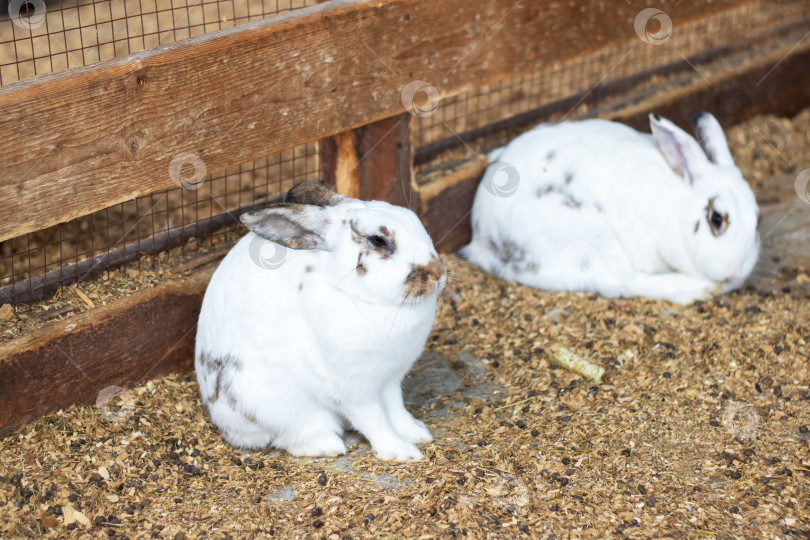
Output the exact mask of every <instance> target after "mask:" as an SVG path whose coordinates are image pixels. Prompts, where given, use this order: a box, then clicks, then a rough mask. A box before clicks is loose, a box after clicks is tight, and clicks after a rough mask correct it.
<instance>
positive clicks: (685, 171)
mask: <svg viewBox="0 0 810 540" xmlns="http://www.w3.org/2000/svg"><path fill="white" fill-rule="evenodd" d="M692 125H693V129H694V130H695V133H696V135H697V138H698V141H696V140H695V139H694V138H692V137H691V136H689V135H688V134H686V133H685V132H684V131H683V130H681V129H680V128H678V127H677V126H676V125H675V124H673V123H672V122H670V121H668V120H666V119H664V118H661V117H659V116H657V115H650V127H651V128H652V135H647V134H643V133H639V132H637V131H635V130H633V129H631V128H630V127H627V126H625V125H622V124H619V123H616V122H608V121H604V120H583V121H569V122H562V123H559V124H546V125H540V126H538V127H537V128H535V129H533V130H531V131H528V132H527V133H524V134H522V135H520V136H519V137H517V138H515V139H514V140H513V141H511V142H510V143H509V144H508V145H507V146H505V147H503V148H501V149H498V150H496V151H494V152H492V154H490V161H491V162H492V163H491V164H490V166H489V167H488V168H487V171H486V173H485V174H484V177H483V179H482V181H481V184H480V185H479V187H478V191H477V192H476V195H475V201H474V203H473V209H472V229H473V233H472V241H471V242H470V244H469V245H467V246H465V247H464V248H463V249H462V254H463V255H464V256H466V257H467V258H468V259H469V260H470V261H472V262H473V263H475V264H477V265H478V266H480V267H481V268H483V269H484V270H486V271H488V272H490V273H493V274H495V275H498V276H500V277H502V278H504V279H510V280H514V281H518V282H520V283H524V284H526V285H531V286H534V287H538V288H542V289H553V290H564V291H595V292H598V293H600V294H602V295H603V296H606V297H617V296H633V295H641V296H648V297H651V298H658V299H664V300H670V301H673V302H677V303H682V304H685V303H690V302H692V301H694V300H697V299H701V298H705V297H707V296H709V295H711V294H712V293H720V292H726V291H730V290H733V289H737V288H739V287H740V286H741V285H742V283H743V282H744V281H745V279H746V277H747V276H748V274H749V273H750V272H751V270H752V269H753V268H754V265H755V264H756V261H757V257H758V255H759V235H758V233H757V224H758V220H759V210H758V208H757V203H756V199H755V198H754V194H753V193H752V191H751V188H750V187H749V186H748V184H747V183H746V182H745V180H744V179H743V177H742V174H741V173H740V171H739V169H737V167H735V166H734V162H733V160H732V157H731V153H730V152H729V150H728V145H727V143H726V139H725V136H724V135H723V130H722V128H721V127H720V124H719V123H718V122H717V120H716V119H715V118H714V117H713V116H712V115H711V114H709V113H705V112H704V113H701V114H698V115H696V116H695V117H694V118H693V119H692Z"/></svg>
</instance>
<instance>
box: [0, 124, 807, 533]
mask: <svg viewBox="0 0 810 540" xmlns="http://www.w3.org/2000/svg"><path fill="white" fill-rule="evenodd" d="M802 117H803V122H805V126H806V123H807V120H808V118H810V114H803V115H802ZM757 122H759V123H756V122H754V123H753V124H751V125H753V126H755V129H754V128H752V129H750V130H749V131H748V132H747V133H748V134H749V135H750V136H751V137H752V139H751V140H750V143H751V144H750V145H751V146H754V147H756V148H758V150H756V152H757V153H758V155H759V156H760V158H756V157H753V154H752V159H753V160H754V162H758V161H757V160H758V159H760V160H761V156H763V155H765V156H767V155H768V154H769V153H773V154H774V156H775V157H774V159H773V161H772V165H774V167H771V168H770V169H766V168H763V169H762V170H759V169H757V168H756V167H755V166H754V165H753V164H749V165H746V167H745V168H744V170H745V171H746V174H748V175H749V177H753V178H752V182H753V184H754V185H755V186H756V189H757V191H758V196H759V197H760V201H761V202H762V210H763V215H764V219H763V230H762V233H763V238H764V239H765V246H764V249H763V257H762V264H761V265H760V267H759V268H758V270H757V272H756V275H755V277H754V279H753V280H752V283H751V285H750V286H748V287H746V288H745V289H744V290H743V291H740V292H736V293H732V294H729V295H726V296H723V297H720V298H717V299H715V300H713V301H707V302H701V303H695V304H692V305H689V306H677V305H674V304H668V303H666V302H658V301H651V300H644V299H628V300H607V299H603V298H600V297H598V296H595V295H589V294H567V293H552V292H544V291H538V290H533V289H530V288H528V287H524V286H519V285H515V284H512V283H508V282H505V281H501V280H498V279H495V278H493V277H490V276H487V275H485V274H483V273H482V272H480V271H479V270H478V269H476V268H475V267H473V266H471V265H469V264H467V263H465V262H463V261H459V260H457V259H453V258H449V260H448V267H449V269H450V271H451V272H452V274H453V278H454V281H455V287H452V288H451V290H450V291H449V292H448V294H447V295H446V296H445V297H444V299H443V301H442V303H441V305H440V309H439V313H438V315H437V319H436V323H435V327H434V331H433V333H432V335H431V337H430V338H429V341H428V344H427V348H426V352H425V354H424V355H423V357H422V358H421V359H420V361H419V363H418V365H417V367H416V368H415V370H414V372H413V373H412V375H410V376H409V377H408V378H407V379H406V381H405V389H406V401H407V402H408V405H409V407H410V408H411V410H412V411H413V412H414V413H415V415H416V416H417V417H419V418H423V419H425V420H426V422H427V424H428V426H429V427H430V429H431V430H432V432H433V434H434V437H435V441H434V442H432V443H430V444H426V445H424V446H423V452H424V454H425V456H426V457H425V459H424V460H423V461H420V462H417V463H408V464H393V463H385V462H380V461H379V460H377V459H376V458H375V457H374V456H373V455H371V454H370V452H369V449H368V444H367V443H366V442H365V441H364V440H362V439H361V438H360V437H357V436H354V435H350V436H349V452H350V453H349V454H348V455H347V456H343V457H338V458H328V459H297V458H291V457H290V456H288V455H286V454H283V453H278V452H275V451H272V450H269V451H263V452H242V451H239V450H235V449H232V448H229V447H228V446H226V445H224V444H223V442H222V440H221V439H220V437H219V435H218V434H217V433H216V431H215V430H214V429H213V428H212V427H211V426H210V424H209V423H208V421H207V418H206V416H205V415H204V413H203V412H202V411H201V409H200V406H199V402H198V395H197V385H196V382H195V380H194V376H193V373H185V374H178V375H176V376H171V377H166V378H163V379H159V380H155V381H151V382H149V383H147V384H145V385H142V386H138V387H136V388H133V389H131V390H129V391H126V392H124V393H122V394H121V395H119V396H118V398H117V399H114V400H111V401H109V403H107V404H106V405H105V404H104V401H105V400H104V399H103V396H101V397H102V399H101V400H100V404H99V406H96V407H94V406H85V407H73V408H71V409H68V410H65V411H61V412H59V413H57V414H54V415H51V416H48V417H46V418H43V419H40V420H38V421H36V422H34V423H32V424H29V425H28V426H26V427H25V428H23V430H22V431H21V432H20V433H19V434H18V435H15V436H12V437H8V438H6V439H4V440H2V441H0V536H2V537H40V536H51V537H67V536H77V537H106V536H117V537H127V538H149V537H160V538H183V537H188V538H191V537H198V536H208V537H213V538H228V537H231V538H244V537H252V536H260V537H264V536H270V535H274V536H277V537H285V538H286V537H300V538H306V537H311V538H323V537H325V538H347V537H351V538H365V537H413V538H419V537H422V538H434V537H445V536H457V537H469V538H508V537H517V536H521V535H529V536H532V537H543V538H563V537H565V538H568V537H583V538H597V537H604V536H606V535H618V534H621V535H625V536H629V537H638V538H641V537H648V536H670V537H703V536H706V537H717V538H720V537H723V538H726V537H734V538H736V537H741V538H742V537H750V538H763V537H779V538H783V537H791V536H792V537H806V536H808V534H810V433H808V426H809V425H810V361H808V341H810V322H809V321H810V301H808V295H809V294H810V277H808V274H810V249H808V246H810V242H808V239H810V205H808V204H805V203H804V202H802V201H801V200H799V199H798V198H797V196H796V192H795V190H794V183H793V182H794V179H795V178H796V175H797V174H798V172H799V171H800V170H802V169H804V168H806V167H807V166H810V162H808V161H802V160H804V159H806V156H807V146H806V145H801V146H797V149H796V152H798V153H792V154H791V153H790V151H789V149H788V148H786V147H785V146H784V145H783V143H782V142H780V141H783V140H787V139H785V137H786V136H785V135H784V134H785V133H786V130H787V128H788V127H791V126H794V125H795V123H794V124H791V123H790V122H791V121H789V120H782V119H773V118H770V117H766V118H765V119H764V120H762V119H760V120H757ZM769 126H770V127H769ZM796 131H797V132H800V133H802V135H803V136H805V137H806V133H807V132H808V131H810V130H808V129H806V127H805V128H804V129H801V130H796ZM735 137H736V135H735ZM763 141H765V142H763ZM732 145H737V148H738V150H737V151H736V153H737V155H738V157H739V155H740V154H739V152H740V151H739V148H740V147H741V146H745V145H743V143H742V142H740V141H734V140H732ZM774 149H775V150H774ZM786 156H787V157H786ZM797 156H798V157H797ZM783 162H784V163H783ZM800 164H804V165H803V166H802V165H800ZM797 165H798V166H797ZM555 344H559V345H563V346H565V347H568V348H569V349H571V350H573V351H575V352H576V353H578V354H579V355H581V356H583V357H585V358H587V359H589V360H591V361H592V362H595V363H598V364H600V365H602V366H604V367H605V369H606V374H605V377H604V379H603V381H602V383H601V384H600V385H598V386H592V385H591V384H590V383H587V382H585V381H583V380H582V378H581V377H579V376H578V375H575V374H572V373H569V372H567V371H564V370H561V369H552V368H551V367H550V366H549V364H548V362H547V360H546V354H547V353H546V351H547V350H548V349H549V348H550V346H552V345H555Z"/></svg>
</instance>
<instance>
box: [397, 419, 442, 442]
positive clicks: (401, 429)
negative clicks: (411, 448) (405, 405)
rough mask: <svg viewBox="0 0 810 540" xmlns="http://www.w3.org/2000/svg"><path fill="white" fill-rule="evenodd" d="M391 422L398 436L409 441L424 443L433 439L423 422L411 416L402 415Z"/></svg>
mask: <svg viewBox="0 0 810 540" xmlns="http://www.w3.org/2000/svg"><path fill="white" fill-rule="evenodd" d="M392 424H393V426H394V430H396V432H397V433H398V434H399V436H400V437H402V438H403V439H405V440H406V441H408V442H410V443H426V442H430V441H432V440H433V436H432V435H431V434H430V431H429V430H428V428H427V426H425V423H424V422H422V421H421V420H417V419H416V418H414V417H413V416H410V415H408V416H402V417H400V418H398V419H397V420H396V421H394V422H392Z"/></svg>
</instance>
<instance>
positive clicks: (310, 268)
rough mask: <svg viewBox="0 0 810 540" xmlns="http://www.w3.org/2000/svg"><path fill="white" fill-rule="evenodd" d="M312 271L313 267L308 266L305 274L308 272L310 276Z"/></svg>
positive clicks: (305, 268)
mask: <svg viewBox="0 0 810 540" xmlns="http://www.w3.org/2000/svg"><path fill="white" fill-rule="evenodd" d="M312 270H313V269H312V267H311V266H310V265H306V266H305V267H304V272H306V273H308V274H309V273H310V272H312Z"/></svg>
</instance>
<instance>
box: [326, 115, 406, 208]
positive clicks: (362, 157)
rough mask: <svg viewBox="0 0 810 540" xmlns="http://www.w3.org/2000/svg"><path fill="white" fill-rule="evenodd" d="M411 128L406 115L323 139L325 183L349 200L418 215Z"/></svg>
mask: <svg viewBox="0 0 810 540" xmlns="http://www.w3.org/2000/svg"><path fill="white" fill-rule="evenodd" d="M410 126H411V115H410V114H409V113H404V114H400V115H398V116H394V117H391V118H385V119H383V120H379V121H377V122H373V123H371V124H368V125H365V126H361V127H359V128H357V129H354V130H351V131H346V132H343V133H339V134H337V135H334V136H332V137H328V138H326V139H323V140H322V141H321V143H320V147H321V166H322V168H323V171H324V179H325V180H324V183H325V184H326V185H328V186H331V187H334V188H335V189H337V191H338V193H342V194H343V195H348V196H349V197H355V198H359V199H362V200H366V201H370V200H378V201H388V202H390V203H391V204H398V205H400V206H404V207H407V208H411V209H412V210H413V211H414V212H417V213H419V193H418V192H417V190H416V184H415V182H414V176H413V148H412V144H411V130H410Z"/></svg>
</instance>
